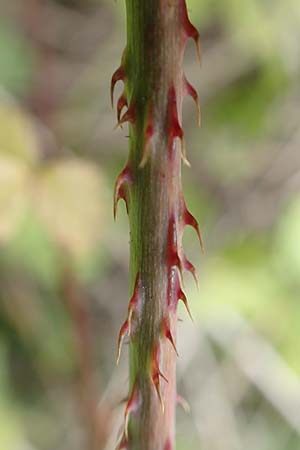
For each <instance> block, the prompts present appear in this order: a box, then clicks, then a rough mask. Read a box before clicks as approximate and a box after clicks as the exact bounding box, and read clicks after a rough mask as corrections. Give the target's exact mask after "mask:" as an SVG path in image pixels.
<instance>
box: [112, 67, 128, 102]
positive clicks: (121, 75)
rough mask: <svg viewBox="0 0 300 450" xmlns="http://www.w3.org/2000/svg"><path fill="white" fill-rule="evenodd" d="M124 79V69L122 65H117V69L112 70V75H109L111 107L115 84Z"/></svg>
mask: <svg viewBox="0 0 300 450" xmlns="http://www.w3.org/2000/svg"><path fill="white" fill-rule="evenodd" d="M124 79H125V71H124V68H123V67H122V66H120V67H118V69H117V70H116V71H115V72H114V74H113V76H112V77H111V83H110V100H111V106H112V108H113V106H114V90H115V86H116V84H117V82H118V81H124Z"/></svg>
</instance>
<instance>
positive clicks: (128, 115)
mask: <svg viewBox="0 0 300 450" xmlns="http://www.w3.org/2000/svg"><path fill="white" fill-rule="evenodd" d="M126 122H129V123H131V124H133V123H134V122H135V111H134V106H133V104H130V105H129V108H128V109H127V111H126V112H125V113H124V115H123V117H121V118H120V120H118V123H117V124H116V125H115V127H114V130H116V129H117V128H118V127H122V125H123V123H126Z"/></svg>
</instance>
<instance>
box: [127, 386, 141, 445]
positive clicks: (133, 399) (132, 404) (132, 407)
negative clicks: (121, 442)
mask: <svg viewBox="0 0 300 450" xmlns="http://www.w3.org/2000/svg"><path fill="white" fill-rule="evenodd" d="M138 407H139V398H138V388H137V382H136V381H135V382H134V385H133V388H132V391H131V394H130V397H129V399H128V402H127V405H126V408H125V414H124V435H125V438H126V440H127V441H128V422H129V416H130V414H131V413H132V412H134V411H136V410H137V409H138Z"/></svg>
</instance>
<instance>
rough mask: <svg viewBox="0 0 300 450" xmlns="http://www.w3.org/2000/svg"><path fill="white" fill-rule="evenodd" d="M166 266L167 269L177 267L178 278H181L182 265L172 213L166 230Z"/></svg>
mask: <svg viewBox="0 0 300 450" xmlns="http://www.w3.org/2000/svg"><path fill="white" fill-rule="evenodd" d="M167 260H168V265H169V268H171V267H177V269H178V271H179V274H180V277H181V279H182V277H183V270H182V263H181V259H180V257H179V253H178V242H177V229H176V222H175V217H174V213H171V216H170V219H169V228H168V256H167Z"/></svg>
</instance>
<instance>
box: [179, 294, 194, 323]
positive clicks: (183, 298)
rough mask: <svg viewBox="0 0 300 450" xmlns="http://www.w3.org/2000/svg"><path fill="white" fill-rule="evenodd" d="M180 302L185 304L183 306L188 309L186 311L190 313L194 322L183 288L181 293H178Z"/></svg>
mask: <svg viewBox="0 0 300 450" xmlns="http://www.w3.org/2000/svg"><path fill="white" fill-rule="evenodd" d="M178 300H181V301H182V302H183V304H184V306H185V307H186V310H187V312H188V315H189V316H190V318H191V321H192V322H194V319H193V316H192V314H191V310H190V307H189V304H188V301H187V298H186V295H185V293H184V292H183V290H182V289H181V288H180V289H179V292H178Z"/></svg>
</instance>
